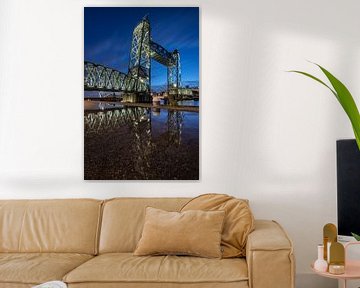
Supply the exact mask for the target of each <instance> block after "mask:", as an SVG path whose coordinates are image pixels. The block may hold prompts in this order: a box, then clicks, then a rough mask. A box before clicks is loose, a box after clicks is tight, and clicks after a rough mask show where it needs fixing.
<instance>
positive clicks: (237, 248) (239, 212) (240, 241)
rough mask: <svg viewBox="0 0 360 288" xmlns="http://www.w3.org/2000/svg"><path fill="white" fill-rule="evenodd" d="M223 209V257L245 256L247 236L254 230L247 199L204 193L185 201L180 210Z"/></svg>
mask: <svg viewBox="0 0 360 288" xmlns="http://www.w3.org/2000/svg"><path fill="white" fill-rule="evenodd" d="M188 210H207V211H218V210H222V211H225V213H226V214H225V221H224V228H223V232H222V236H221V248H222V251H223V253H222V257H223V258H232V257H243V256H246V241H247V236H248V235H249V234H250V232H251V231H253V230H254V217H253V214H252V213H251V210H250V207H249V205H248V202H247V200H240V199H236V198H234V197H232V196H229V195H225V194H204V195H200V196H198V197H196V198H194V199H192V200H190V201H189V202H188V203H186V204H185V205H184V206H183V207H182V209H181V211H188Z"/></svg>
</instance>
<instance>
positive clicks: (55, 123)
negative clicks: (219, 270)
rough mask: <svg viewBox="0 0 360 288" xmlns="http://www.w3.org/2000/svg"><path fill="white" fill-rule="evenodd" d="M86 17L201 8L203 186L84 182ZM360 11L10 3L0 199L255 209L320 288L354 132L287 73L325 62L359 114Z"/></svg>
mask: <svg viewBox="0 0 360 288" xmlns="http://www.w3.org/2000/svg"><path fill="white" fill-rule="evenodd" d="M84 4H85V5H87V6H91V5H110V6H111V5H112V6H121V5H126V6H136V5H137V6H141V5H144V4H146V5H151V6H157V5H158V6H161V5H165V6H166V5H169V4H172V5H182V6H184V5H185V6H190V5H195V6H196V5H198V6H200V7H201V12H200V14H201V15H200V18H201V20H200V21H201V97H202V102H201V180H200V181H194V182H186V181H184V182H181V181H83V180H82V179H83V116H82V115H83V101H82V99H83V98H82V97H83V91H82V89H83V86H82V83H83V78H82V77H83V6H84ZM359 11H360V2H359V1H358V0H346V1H344V0H343V1H340V0H336V1H326V0H318V1H314V0H306V1H304V0H302V1H300V0H297V1H287V0H276V1H267V0H251V1H250V0H248V1H244V0H227V1H218V0H199V1H195V0H194V1H192V0H181V1H180V0H173V1H166V0H157V1H144V0H143V1H137V0H132V1H130V0H127V1H125V0H124V1H111V0H105V1H101V2H100V1H96V0H91V1H83V0H52V1H49V0H32V1H27V0H1V2H0V198H63V197H94V198H108V197H115V196H149V197H151V196H194V195H197V194H200V193H205V192H219V193H229V194H232V195H235V196H238V197H245V198H249V199H250V200H251V204H252V208H253V210H254V213H255V215H256V217H257V218H270V219H276V220H278V221H279V222H280V223H282V224H283V226H284V227H285V228H286V229H287V230H288V232H289V234H290V236H291V237H292V239H293V240H294V243H295V249H296V256H297V273H298V283H299V284H298V287H307V288H309V287H311V285H315V284H314V283H315V282H316V281H318V282H319V283H320V281H321V279H320V278H318V277H317V276H315V277H312V276H311V275H312V274H311V271H310V269H309V264H310V262H311V261H312V260H313V259H314V257H315V256H316V244H317V243H319V242H320V241H321V229H322V226H323V225H324V224H325V223H327V222H336V165H335V164H336V163H335V141H336V139H338V138H349V137H352V132H351V128H350V125H349V122H348V120H347V118H346V117H345V115H344V113H343V111H342V110H341V108H340V106H339V105H338V103H336V101H335V99H334V97H332V96H331V95H330V93H329V92H328V91H327V90H326V89H325V88H323V87H320V86H319V85H318V84H315V83H313V82H312V81H310V80H308V79H305V78H304V77H301V76H298V75H295V74H290V73H285V72H284V71H285V70H289V69H295V68H296V69H303V70H306V71H311V72H314V73H317V74H318V75H320V73H318V71H317V70H316V69H315V68H314V66H313V65H311V64H310V63H308V62H306V60H312V61H316V62H318V63H321V64H322V65H324V66H325V67H327V68H328V69H329V70H330V71H333V72H334V73H335V74H336V75H337V76H338V77H339V78H340V79H343V80H344V82H345V83H346V84H347V85H348V87H349V88H350V90H351V91H352V92H353V94H354V95H355V96H356V99H357V101H358V102H360V98H359V95H360V81H359V80H360V37H359V27H360V18H359ZM60 87H62V89H60ZM311 283H312V284H311ZM318 287H320V286H318ZM324 287H325V286H324ZM327 287H330V286H327Z"/></svg>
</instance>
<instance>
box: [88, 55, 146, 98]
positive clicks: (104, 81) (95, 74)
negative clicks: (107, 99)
mask: <svg viewBox="0 0 360 288" xmlns="http://www.w3.org/2000/svg"><path fill="white" fill-rule="evenodd" d="M139 82H140V83H139ZM84 89H85V90H87V91H89V90H92V91H94V90H98V91H113V92H116V91H124V92H146V91H147V87H146V84H145V83H143V82H142V81H139V79H137V78H134V77H131V76H130V75H128V74H125V73H123V72H120V71H118V70H115V69H112V68H109V67H105V66H104V65H99V64H95V63H92V62H88V61H85V62H84Z"/></svg>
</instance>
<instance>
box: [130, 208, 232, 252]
mask: <svg viewBox="0 0 360 288" xmlns="http://www.w3.org/2000/svg"><path fill="white" fill-rule="evenodd" d="M224 217H225V212H224V211H198V210H196V211H194V210H189V211H184V212H168V211H164V210H160V209H156V208H152V207H147V208H146V213H145V222H144V227H143V231H142V235H141V238H140V240H139V242H138V244H137V247H136V249H135V252H134V255H137V256H145V255H192V256H200V257H206V258H221V247H220V243H221V232H222V228H223V223H224Z"/></svg>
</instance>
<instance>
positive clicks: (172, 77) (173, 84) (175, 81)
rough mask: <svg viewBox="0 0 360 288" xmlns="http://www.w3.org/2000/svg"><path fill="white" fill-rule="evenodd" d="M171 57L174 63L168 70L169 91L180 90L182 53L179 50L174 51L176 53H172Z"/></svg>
mask: <svg viewBox="0 0 360 288" xmlns="http://www.w3.org/2000/svg"><path fill="white" fill-rule="evenodd" d="M171 56H172V57H171V58H172V61H171V62H172V63H171V65H169V66H168V68H167V82H168V91H170V90H172V89H179V88H180V87H181V65H180V53H179V51H178V50H174V52H172V53H171Z"/></svg>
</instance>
